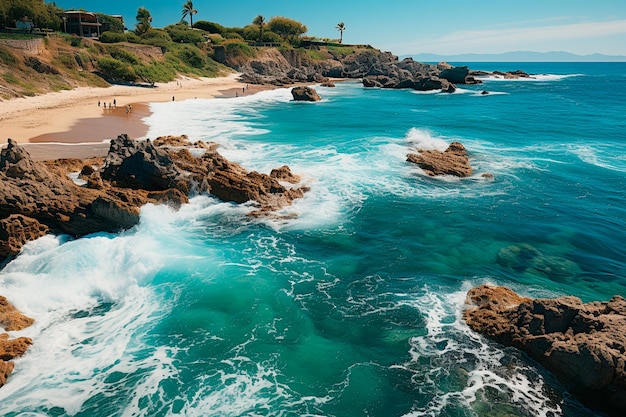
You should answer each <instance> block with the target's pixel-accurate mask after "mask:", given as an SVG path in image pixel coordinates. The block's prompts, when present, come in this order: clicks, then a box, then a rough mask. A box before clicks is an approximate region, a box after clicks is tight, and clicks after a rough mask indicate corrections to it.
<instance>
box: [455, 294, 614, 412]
mask: <svg viewBox="0 0 626 417" xmlns="http://www.w3.org/2000/svg"><path fill="white" fill-rule="evenodd" d="M467 304H468V307H467V309H466V310H465V312H464V313H463V318H464V319H465V321H466V322H467V324H468V325H469V326H470V327H471V328H472V329H473V330H474V331H476V332H478V333H481V334H483V335H485V336H487V337H489V338H490V339H493V340H495V341H496V342H498V343H501V344H503V345H505V346H514V347H516V348H518V349H521V350H523V351H524V352H526V353H527V354H528V355H529V356H530V357H531V358H533V359H534V360H536V361H537V362H539V363H540V364H542V365H543V366H545V367H546V369H548V370H549V371H551V372H552V373H553V374H554V375H555V376H556V377H557V378H559V380H560V381H561V382H562V383H563V385H565V387H566V388H567V389H568V390H569V391H570V392H571V393H572V394H574V395H575V396H576V397H577V398H579V399H580V400H581V401H582V402H583V403H585V404H587V405H589V406H590V407H593V408H596V409H599V410H602V411H604V412H606V413H608V414H609V415H611V416H624V415H626V299H624V298H623V297H621V296H615V297H613V298H611V300H609V301H607V302H592V303H586V304H583V302H582V301H581V300H580V299H579V298H577V297H561V298H555V299H530V298H525V297H520V296H519V295H517V294H516V293H515V292H513V291H511V290H510V289H508V288H505V287H492V286H487V285H482V286H479V287H476V288H474V289H472V290H470V291H469V292H468V295H467Z"/></svg>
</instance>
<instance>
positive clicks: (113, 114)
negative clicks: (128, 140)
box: [0, 74, 268, 160]
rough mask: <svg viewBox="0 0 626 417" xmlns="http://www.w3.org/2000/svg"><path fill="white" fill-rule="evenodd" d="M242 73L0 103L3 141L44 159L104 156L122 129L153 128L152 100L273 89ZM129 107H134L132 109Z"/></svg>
mask: <svg viewBox="0 0 626 417" xmlns="http://www.w3.org/2000/svg"><path fill="white" fill-rule="evenodd" d="M238 77H239V74H231V75H228V76H225V77H218V78H198V79H196V78H189V77H180V78H178V79H177V80H176V81H172V82H169V83H157V84H155V86H154V87H152V88H151V87H136V86H121V85H113V86H110V87H106V88H99V87H79V88H76V89H73V90H67V91H60V92H56V93H48V94H43V95H39V96H34V97H26V98H17V99H11V100H4V101H0V132H2V138H0V139H1V140H2V144H3V145H4V143H6V140H7V139H8V138H11V139H13V140H15V141H17V142H19V143H20V144H23V145H24V146H25V147H26V148H27V150H28V151H29V152H30V153H31V155H32V156H33V158H35V159H39V160H42V159H56V158H67V157H77V158H86V157H90V156H100V155H104V154H106V150H107V149H108V143H107V140H108V139H110V138H113V137H116V136H117V135H119V134H121V133H127V134H128V135H129V136H131V137H133V138H142V137H145V135H146V133H147V130H148V126H147V125H145V124H144V123H143V121H142V119H143V118H144V117H146V116H147V115H149V114H150V109H149V103H154V102H164V101H171V100H172V99H174V100H177V101H179V100H188V99H194V98H214V97H235V96H241V95H247V94H254V93H256V92H258V91H261V90H263V89H267V88H268V87H264V86H253V85H250V86H249V87H248V88H246V84H243V83H241V82H239V81H238ZM114 103H115V104H114ZM105 105H106V107H105ZM111 106H113V108H111ZM127 106H131V109H130V111H129V112H127ZM172 133H173V134H176V132H172Z"/></svg>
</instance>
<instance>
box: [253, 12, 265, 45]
mask: <svg viewBox="0 0 626 417" xmlns="http://www.w3.org/2000/svg"><path fill="white" fill-rule="evenodd" d="M252 24H253V25H257V26H258V27H259V32H260V34H261V35H260V37H259V40H260V41H261V42H263V26H265V17H264V16H262V15H258V16H257V17H255V18H254V20H253V21H252Z"/></svg>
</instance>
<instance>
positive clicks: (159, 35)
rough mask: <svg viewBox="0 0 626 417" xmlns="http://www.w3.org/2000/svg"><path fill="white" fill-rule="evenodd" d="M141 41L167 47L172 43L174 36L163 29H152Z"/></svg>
mask: <svg viewBox="0 0 626 417" xmlns="http://www.w3.org/2000/svg"><path fill="white" fill-rule="evenodd" d="M141 43H144V44H146V45H153V46H159V47H161V48H167V47H168V46H169V45H170V44H171V43H172V38H171V37H170V35H169V34H168V33H167V32H166V31H165V30H163V29H152V30H150V31H149V32H147V33H145V34H143V35H142V36H141Z"/></svg>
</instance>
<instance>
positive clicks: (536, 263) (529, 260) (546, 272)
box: [496, 243, 580, 281]
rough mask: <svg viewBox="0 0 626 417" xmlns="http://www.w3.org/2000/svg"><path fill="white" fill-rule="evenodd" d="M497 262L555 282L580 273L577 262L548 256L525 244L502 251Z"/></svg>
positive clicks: (508, 247) (499, 252)
mask: <svg viewBox="0 0 626 417" xmlns="http://www.w3.org/2000/svg"><path fill="white" fill-rule="evenodd" d="M496 261H497V262H498V263H499V264H500V265H502V266H504V267H508V268H511V269H513V270H514V271H517V272H522V273H524V272H527V273H531V274H534V275H542V276H545V277H547V278H549V279H552V280H554V281H563V280H564V279H567V278H571V277H574V276H576V275H578V274H579V273H580V267H579V266H578V265H577V264H576V263H575V262H572V261H570V260H569V259H565V258H562V257H559V256H546V255H545V254H543V253H542V252H541V251H539V250H537V249H536V248H534V247H533V246H531V245H528V244H525V243H522V244H519V245H511V246H507V247H504V248H502V249H500V251H498V255H497V257H496Z"/></svg>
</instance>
